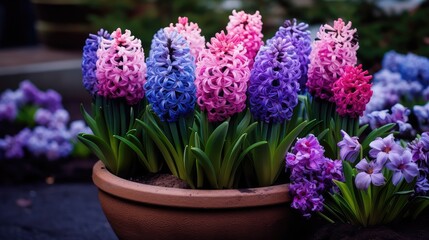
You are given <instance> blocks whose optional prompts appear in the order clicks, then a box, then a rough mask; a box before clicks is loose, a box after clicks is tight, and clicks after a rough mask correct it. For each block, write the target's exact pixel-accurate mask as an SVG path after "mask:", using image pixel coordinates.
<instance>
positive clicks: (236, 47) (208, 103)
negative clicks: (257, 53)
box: [195, 31, 250, 122]
mask: <svg viewBox="0 0 429 240" xmlns="http://www.w3.org/2000/svg"><path fill="white" fill-rule="evenodd" d="M207 47H208V48H207V49H205V50H203V51H202V52H201V54H200V56H199V61H198V62H197V68H196V80H195V84H196V86H197V103H198V105H199V107H200V109H201V110H202V111H206V112H207V115H208V119H209V121H212V122H214V121H223V120H225V119H227V118H228V117H231V116H232V115H234V114H235V113H239V112H241V111H243V110H244V109H245V107H246V91H247V84H248V81H249V78H250V69H249V59H248V58H247V57H246V56H245V53H246V48H245V47H244V46H243V44H242V43H240V42H239V38H238V36H237V35H229V34H228V35H226V34H225V33H224V32H223V31H222V32H220V33H216V35H215V37H213V38H211V41H210V43H207Z"/></svg>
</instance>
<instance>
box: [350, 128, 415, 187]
mask: <svg viewBox="0 0 429 240" xmlns="http://www.w3.org/2000/svg"><path fill="white" fill-rule="evenodd" d="M369 146H370V147H371V149H370V151H369V156H370V157H371V159H372V160H370V161H368V159H366V158H363V159H362V160H360V162H359V163H358V164H356V169H357V171H358V174H357V175H356V178H355V184H356V187H357V188H358V189H364V190H365V189H367V188H368V187H369V186H370V185H371V184H373V185H374V186H382V185H384V184H386V179H385V176H384V175H383V171H382V170H383V168H384V167H386V168H387V169H388V170H390V171H392V172H393V175H392V179H391V181H392V184H393V185H395V186H396V185H398V184H399V183H400V182H401V181H402V180H403V179H405V181H406V182H407V183H411V182H412V181H413V180H414V178H415V177H418V176H419V170H418V166H417V164H416V163H415V162H414V161H413V159H412V154H411V151H410V150H409V149H408V148H405V149H404V148H402V147H401V146H400V145H399V144H398V143H396V142H395V139H394V138H393V134H390V135H389V136H387V137H385V138H381V137H378V138H376V139H375V140H374V141H372V142H371V143H370V144H369Z"/></svg>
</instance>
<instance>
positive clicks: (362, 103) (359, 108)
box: [332, 65, 372, 118]
mask: <svg viewBox="0 0 429 240" xmlns="http://www.w3.org/2000/svg"><path fill="white" fill-rule="evenodd" d="M366 74H368V71H362V65H359V66H357V67H353V66H346V67H345V69H344V74H343V75H342V76H341V77H340V78H339V79H338V80H337V81H335V82H334V84H333V85H332V92H333V100H334V102H335V104H336V105H337V112H338V114H339V115H340V116H349V117H352V118H357V117H359V116H363V112H364V111H365V107H366V104H367V103H368V102H369V100H370V99H371V96H372V90H371V83H370V80H371V78H372V76H371V75H366Z"/></svg>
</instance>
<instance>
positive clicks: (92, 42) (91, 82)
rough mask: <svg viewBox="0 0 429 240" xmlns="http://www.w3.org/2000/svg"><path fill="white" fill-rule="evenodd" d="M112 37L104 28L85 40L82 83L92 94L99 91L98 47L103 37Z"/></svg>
mask: <svg viewBox="0 0 429 240" xmlns="http://www.w3.org/2000/svg"><path fill="white" fill-rule="evenodd" d="M103 38H104V39H110V34H109V33H108V32H107V31H106V30H103V29H100V31H98V32H97V35H95V34H89V38H87V39H86V41H85V46H84V47H83V55H82V83H83V86H84V87H85V89H86V90H88V91H89V92H90V93H91V95H95V93H96V92H97V77H96V76H95V70H96V68H97V67H96V63H97V49H98V47H99V45H100V42H101V40H102V39H103Z"/></svg>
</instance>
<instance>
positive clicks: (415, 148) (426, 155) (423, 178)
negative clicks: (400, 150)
mask: <svg viewBox="0 0 429 240" xmlns="http://www.w3.org/2000/svg"><path fill="white" fill-rule="evenodd" d="M408 148H409V149H410V151H411V154H412V160H413V161H414V162H416V163H417V166H418V168H419V171H420V177H419V178H418V179H417V182H416V187H415V192H416V194H418V195H428V194H429V180H428V178H429V161H428V160H429V133H428V132H424V133H423V134H422V135H421V137H420V138H416V139H415V140H414V141H412V142H410V143H409V144H408Z"/></svg>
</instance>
